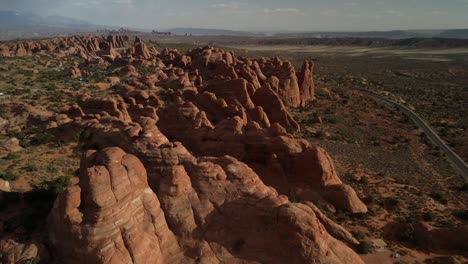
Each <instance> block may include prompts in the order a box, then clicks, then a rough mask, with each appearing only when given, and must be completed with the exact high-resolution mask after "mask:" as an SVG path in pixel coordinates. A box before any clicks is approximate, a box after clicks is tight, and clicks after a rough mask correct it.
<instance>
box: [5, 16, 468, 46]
mask: <svg viewBox="0 0 468 264" xmlns="http://www.w3.org/2000/svg"><path fill="white" fill-rule="evenodd" d="M117 28H118V27H115V26H102V25H95V24H92V23H89V22H87V21H83V20H77V19H73V18H69V17H64V16H48V17H42V16H39V15H36V14H32V13H20V12H15V11H1V10H0V40H8V39H14V38H34V37H51V36H56V35H60V34H67V33H83V32H95V31H97V30H103V29H108V30H115V29H117ZM141 31H142V32H149V31H150V30H143V29H141ZM168 31H170V32H171V33H172V34H176V35H193V36H238V37H274V38H385V39H409V38H456V39H468V29H447V30H393V31H368V32H320V31H310V32H294V31H290V32H254V31H236V30H225V29H210V28H173V29H169V30H168Z"/></svg>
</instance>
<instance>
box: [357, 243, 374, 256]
mask: <svg viewBox="0 0 468 264" xmlns="http://www.w3.org/2000/svg"><path fill="white" fill-rule="evenodd" d="M372 249H373V247H372V244H371V243H369V242H367V241H361V242H360V243H359V245H358V246H357V252H358V253H359V254H369V253H372Z"/></svg>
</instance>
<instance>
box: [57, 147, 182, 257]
mask: <svg viewBox="0 0 468 264" xmlns="http://www.w3.org/2000/svg"><path fill="white" fill-rule="evenodd" d="M49 218H50V219H49V224H50V226H51V227H50V239H51V242H52V244H53V245H54V246H55V247H56V249H57V250H56V253H57V256H58V261H60V262H61V263H135V264H136V263H148V260H153V261H152V262H151V263H174V261H175V260H176V259H179V258H180V256H181V255H182V252H181V249H180V247H179V245H178V243H177V240H176V239H175V236H174V235H173V233H172V232H171V231H170V230H169V228H168V226H167V223H166V220H165V218H164V213H163V212H162V210H161V208H160V203H159V200H158V198H157V196H156V195H155V194H154V192H153V191H152V190H151V189H150V188H149V187H148V183H147V178H146V172H145V169H144V167H143V165H142V164H141V162H140V161H139V160H138V159H137V158H136V157H135V156H132V155H128V154H126V153H125V152H124V151H122V150H121V149H120V148H108V149H105V150H103V151H101V152H98V153H97V152H95V151H88V152H86V154H85V156H84V158H83V161H82V163H81V169H80V183H79V184H78V185H77V186H74V187H71V188H68V189H67V190H66V192H65V193H63V194H61V196H60V197H59V198H58V199H57V201H56V203H55V205H54V209H53V210H52V212H51V214H50V216H49Z"/></svg>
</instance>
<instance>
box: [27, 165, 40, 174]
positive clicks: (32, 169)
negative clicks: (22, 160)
mask: <svg viewBox="0 0 468 264" xmlns="http://www.w3.org/2000/svg"><path fill="white" fill-rule="evenodd" d="M25 169H26V170H27V171H30V172H32V171H38V170H39V168H38V167H37V166H36V165H35V164H32V163H28V164H27V165H26V167H25Z"/></svg>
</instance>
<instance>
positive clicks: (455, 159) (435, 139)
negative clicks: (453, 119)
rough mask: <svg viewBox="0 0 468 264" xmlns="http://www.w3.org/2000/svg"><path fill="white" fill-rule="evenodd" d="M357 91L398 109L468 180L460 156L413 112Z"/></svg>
mask: <svg viewBox="0 0 468 264" xmlns="http://www.w3.org/2000/svg"><path fill="white" fill-rule="evenodd" d="M358 90H359V91H362V92H365V93H366V94H367V95H369V96H370V97H372V98H374V99H378V100H381V101H383V102H384V103H386V104H388V105H391V106H395V107H397V108H398V109H400V110H401V111H402V112H403V113H405V114H406V115H407V116H408V117H409V118H411V120H413V122H414V123H415V124H416V125H417V126H418V127H419V128H421V129H422V130H423V131H424V133H425V134H426V136H427V137H428V138H429V139H430V140H431V142H432V143H434V144H435V145H436V146H438V147H439V149H440V150H442V151H443V152H444V154H445V155H446V157H447V158H448V160H449V161H450V163H452V166H453V167H454V168H455V169H456V170H457V171H458V172H459V173H460V174H461V175H462V176H463V177H464V178H465V179H467V180H468V166H467V165H466V163H465V161H463V159H462V158H460V156H458V155H457V154H456V153H455V152H454V151H453V150H452V149H451V148H450V147H449V146H447V144H446V143H445V142H444V141H443V140H442V139H441V138H440V137H439V135H437V133H436V132H435V131H434V129H432V128H431V127H430V126H429V125H428V124H427V123H426V121H424V120H423V119H422V118H421V117H420V116H419V115H418V114H416V113H415V112H413V111H412V110H411V109H409V108H408V107H406V106H404V105H402V104H399V103H396V102H394V101H392V100H390V99H388V98H386V97H384V96H382V95H379V94H376V93H374V92H372V91H369V90H365V89H358Z"/></svg>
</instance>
